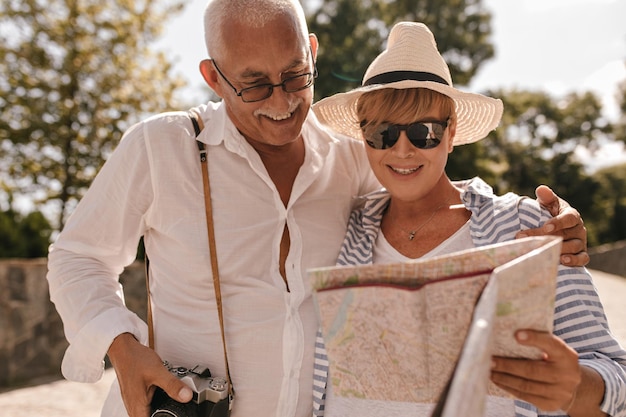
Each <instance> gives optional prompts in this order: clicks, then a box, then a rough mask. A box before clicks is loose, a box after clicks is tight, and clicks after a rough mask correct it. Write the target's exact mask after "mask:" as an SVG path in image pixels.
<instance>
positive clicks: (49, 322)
mask: <svg viewBox="0 0 626 417" xmlns="http://www.w3.org/2000/svg"><path fill="white" fill-rule="evenodd" d="M46 273H47V260H46V259H45V258H44V259H5V260H0V390H1V389H2V388H8V387H13V386H19V385H22V384H26V383H28V382H30V381H32V380H34V379H36V378H38V377H43V376H46V377H55V376H57V377H59V378H60V377H61V373H60V366H61V359H62V358H63V354H64V352H65V349H66V348H67V341H66V340H65V335H64V334H63V325H62V323H61V319H60V318H59V316H58V314H57V312H56V309H55V308H54V305H53V304H52V303H51V302H50V298H49V292H48V282H47V281H46ZM120 280H121V281H122V283H123V284H124V291H125V297H126V305H127V306H128V308H130V309H131V310H133V311H134V312H136V313H137V314H139V316H140V317H142V318H144V319H145V311H146V297H145V291H146V290H145V288H146V287H145V281H144V269H143V263H140V262H136V263H134V264H133V265H131V266H130V267H129V268H127V269H126V271H125V272H124V273H123V274H122V276H121V277H120Z"/></svg>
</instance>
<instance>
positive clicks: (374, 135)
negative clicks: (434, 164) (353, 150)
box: [361, 120, 448, 149]
mask: <svg viewBox="0 0 626 417" xmlns="http://www.w3.org/2000/svg"><path fill="white" fill-rule="evenodd" d="M366 123H367V122H366V121H363V122H361V129H362V131H363V137H364V138H365V141H366V142H367V144H368V145H369V146H371V147H372V148H374V149H388V148H391V147H392V146H393V145H395V144H396V142H398V138H399V137H400V132H403V131H404V132H406V135H407V137H408V138H409V142H411V144H412V145H413V146H415V147H416V148H417V149H432V148H435V147H437V146H438V145H439V144H440V143H441V141H442V140H443V134H444V132H445V130H446V128H447V127H448V120H446V121H444V122H415V123H411V124H409V125H396V124H391V123H381V124H379V125H376V126H373V127H371V128H369V129H368V128H367V127H364V126H365V125H366Z"/></svg>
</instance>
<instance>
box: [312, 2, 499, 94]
mask: <svg viewBox="0 0 626 417" xmlns="http://www.w3.org/2000/svg"><path fill="white" fill-rule="evenodd" d="M401 20H410V21H417V22H423V23H425V24H426V25H427V26H428V27H429V28H430V29H431V30H432V32H433V33H434V35H435V38H436V40H437V44H438V47H439V50H440V51H441V53H442V55H443V57H444V58H445V59H446V62H447V63H448V65H449V66H450V72H451V74H452V80H453V81H454V83H455V84H457V85H465V84H467V83H468V82H469V81H470V79H471V78H472V77H473V76H474V74H476V71H477V70H478V69H479V68H480V66H481V65H482V64H483V63H485V62H486V61H487V60H488V59H490V58H491V57H493V54H494V50H493V45H492V44H491V42H490V41H489V36H490V34H491V23H490V22H491V14H490V13H489V12H488V11H487V10H486V9H485V8H484V7H483V6H482V2H481V0H448V1H440V0H396V1H388V0H368V1H362V0H326V1H324V2H323V3H322V5H321V6H320V7H319V9H317V10H314V11H311V12H310V13H309V19H308V21H309V29H310V30H311V32H313V33H315V34H316V35H317V37H318V39H319V42H320V52H319V54H318V60H317V66H318V71H319V74H320V77H319V78H318V80H317V81H316V86H315V92H316V97H317V98H321V97H326V96H328V95H331V94H334V93H336V92H340V91H346V90H348V89H350V88H354V87H357V86H359V85H360V84H361V81H362V78H363V74H364V73H365V70H366V69H367V66H368V65H369V64H370V62H372V60H373V59H374V58H375V57H376V55H378V53H380V51H381V50H382V48H383V46H384V40H385V39H386V38H387V36H388V34H389V30H390V29H391V27H392V26H393V24H394V23H396V22H398V21H401Z"/></svg>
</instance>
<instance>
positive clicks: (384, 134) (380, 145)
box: [363, 123, 395, 149]
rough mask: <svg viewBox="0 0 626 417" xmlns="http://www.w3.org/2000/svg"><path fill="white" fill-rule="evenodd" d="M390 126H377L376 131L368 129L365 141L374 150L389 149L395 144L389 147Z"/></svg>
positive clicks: (364, 134)
mask: <svg viewBox="0 0 626 417" xmlns="http://www.w3.org/2000/svg"><path fill="white" fill-rule="evenodd" d="M388 128H389V125H388V124H386V123H383V124H380V125H378V126H376V127H375V128H374V129H372V128H370V129H366V130H364V131H363V136H364V137H365V141H366V142H367V144H368V145H369V146H371V147H372V148H374V149H387V148H389V147H391V146H393V144H391V145H389V130H388ZM394 143H395V141H394Z"/></svg>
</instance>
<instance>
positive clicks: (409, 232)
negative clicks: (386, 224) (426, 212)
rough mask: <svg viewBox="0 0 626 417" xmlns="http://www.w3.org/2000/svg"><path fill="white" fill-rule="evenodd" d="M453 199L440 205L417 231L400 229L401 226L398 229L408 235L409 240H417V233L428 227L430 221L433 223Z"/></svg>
mask: <svg viewBox="0 0 626 417" xmlns="http://www.w3.org/2000/svg"><path fill="white" fill-rule="evenodd" d="M450 199H451V197H450V198H448V199H446V201H444V202H443V203H441V204H440V205H438V206H437V207H436V208H435V210H433V213H432V214H431V215H430V217H429V218H428V219H426V221H425V222H424V223H422V224H421V225H420V226H419V227H418V228H417V229H413V230H409V231H407V230H405V229H403V228H401V227H400V225H398V228H399V229H400V230H402V231H403V232H404V233H406V234H408V235H409V236H408V239H409V240H413V239H414V238H415V235H416V234H417V232H419V231H420V230H422V229H423V228H424V226H426V225H427V224H428V222H429V221H431V220H432V219H433V217H435V214H437V212H438V211H439V210H440V209H441V208H443V207H444V206H445V205H446V204H448V201H450Z"/></svg>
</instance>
